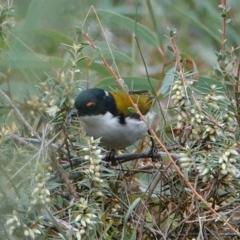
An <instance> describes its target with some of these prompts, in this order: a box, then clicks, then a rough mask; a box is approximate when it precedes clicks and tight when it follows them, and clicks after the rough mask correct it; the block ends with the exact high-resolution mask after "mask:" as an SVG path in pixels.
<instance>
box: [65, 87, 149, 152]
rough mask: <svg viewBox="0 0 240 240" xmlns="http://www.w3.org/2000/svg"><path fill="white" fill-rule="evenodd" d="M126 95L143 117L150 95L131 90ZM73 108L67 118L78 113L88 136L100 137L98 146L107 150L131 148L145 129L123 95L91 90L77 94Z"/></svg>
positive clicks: (118, 92) (114, 92)
mask: <svg viewBox="0 0 240 240" xmlns="http://www.w3.org/2000/svg"><path fill="white" fill-rule="evenodd" d="M129 94H130V96H131V98H132V100H133V102H134V103H136V104H137V106H138V108H139V110H140V111H141V113H142V115H146V114H147V113H148V111H149V110H150V108H151V106H152V102H153V98H152V97H151V96H150V94H149V92H148V91H145V90H144V91H132V92H129ZM74 106H75V109H76V110H75V112H74V110H73V111H72V112H71V113H70V114H69V116H68V117H69V118H72V117H73V116H75V115H76V114H77V115H78V116H79V118H80V120H81V122H82V124H83V127H84V129H85V131H86V133H87V135H89V136H93V137H94V138H95V139H97V138H101V140H100V141H101V145H103V146H105V147H106V148H109V149H112V148H116V149H123V148H125V147H127V146H130V145H132V144H134V143H135V142H136V141H137V140H139V139H140V138H141V137H142V135H143V134H144V133H145V132H147V130H148V128H147V126H146V124H145V122H143V121H142V120H141V118H140V116H139V115H138V114H137V113H133V112H131V111H129V108H131V107H132V103H131V102H130V100H129V98H128V96H127V94H126V93H125V92H120V91H111V92H108V91H105V90H103V89H100V88H91V89H88V90H85V91H82V92H81V93H79V95H78V96H77V97H76V99H75V104H74Z"/></svg>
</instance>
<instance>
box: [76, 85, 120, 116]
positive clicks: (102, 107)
mask: <svg viewBox="0 0 240 240" xmlns="http://www.w3.org/2000/svg"><path fill="white" fill-rule="evenodd" d="M74 106H75V108H76V109H77V114H78V115H79V116H86V115H88V116H90V115H99V114H105V113H106V112H107V111H109V112H111V113H112V114H113V115H117V108H116V104H115V101H114V98H113V97H112V95H111V94H110V93H108V92H107V91H104V90H103V89H100V88H91V89H88V90H85V91H83V92H81V93H79V95H78V96H77V97H76V99H75V104H74Z"/></svg>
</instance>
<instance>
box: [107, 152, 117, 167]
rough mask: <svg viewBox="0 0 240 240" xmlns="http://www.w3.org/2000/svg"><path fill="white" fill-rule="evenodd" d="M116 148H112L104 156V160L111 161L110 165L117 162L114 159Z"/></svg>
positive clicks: (114, 164)
mask: <svg viewBox="0 0 240 240" xmlns="http://www.w3.org/2000/svg"><path fill="white" fill-rule="evenodd" d="M115 155H116V149H115V148H112V149H111V150H110V151H109V152H108V153H107V154H106V156H105V157H104V161H106V162H111V166H116V165H117V162H116V160H115Z"/></svg>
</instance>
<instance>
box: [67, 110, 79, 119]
mask: <svg viewBox="0 0 240 240" xmlns="http://www.w3.org/2000/svg"><path fill="white" fill-rule="evenodd" d="M77 116H78V114H77V109H73V110H72V111H71V112H70V113H69V114H68V115H67V120H70V119H72V118H74V117H77Z"/></svg>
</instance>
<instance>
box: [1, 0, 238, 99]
mask: <svg viewBox="0 0 240 240" xmlns="http://www.w3.org/2000/svg"><path fill="white" fill-rule="evenodd" d="M227 3H228V5H230V6H231V7H232V8H231V10H230V15H229V18H231V20H232V21H231V22H230V23H229V24H228V27H227V36H228V39H227V45H228V46H234V47H237V46H238V44H239V34H238V29H239V23H240V15H239V14H238V11H239V8H240V2H239V1H233V0H232V1H227ZM219 4H220V1H188V0H185V1H184V0H182V1H177V0H173V1H169V0H161V1H160V0H155V1H149V0H147V1H124V0H115V1H110V0H109V1H108V0H104V1H89V0H80V1H79V0H72V1H67V0H51V1H48V0H41V1H39V0H21V1H13V5H12V7H11V8H12V10H11V9H10V10H8V11H7V10H6V12H5V14H2V17H1V26H2V32H1V33H2V37H3V38H2V39H1V42H0V47H1V52H0V72H1V76H0V77H1V78H0V84H1V88H2V89H4V90H5V91H7V92H8V93H9V95H10V96H11V97H12V98H15V99H17V100H21V99H22V97H23V94H22V92H20V91H19V90H22V91H24V92H26V91H27V90H28V91H29V92H34V91H36V88H35V84H36V83H39V82H42V81H45V80H46V79H47V78H48V76H49V75H50V76H54V75H55V74H56V73H58V72H60V71H63V70H64V69H67V68H69V67H70V66H71V64H70V62H69V61H68V54H67V51H66V47H65V46H64V45H63V44H69V45H72V44H73V43H74V42H76V41H77V42H85V41H86V39H85V38H84V37H80V39H79V38H78V39H77V37H76V36H77V35H76V28H75V27H78V28H81V29H83V30H84V31H85V32H86V33H87V34H88V35H89V37H90V38H92V39H93V41H94V43H95V44H96V45H97V46H98V48H99V49H98V50H99V51H97V50H94V49H92V48H91V47H89V46H86V47H85V48H84V50H83V55H84V56H85V57H86V59H85V60H84V61H81V62H80V63H79V65H78V66H77V67H78V68H79V69H80V71H81V74H80V76H79V78H80V79H81V80H83V81H85V82H86V80H87V81H88V82H89V86H96V85H97V86H101V87H104V86H109V85H112V86H113V87H115V86H116V83H115V81H114V80H113V79H108V78H109V77H112V76H111V74H110V73H109V72H108V71H107V69H106V67H105V66H103V64H102V63H101V61H100V57H99V54H102V55H103V56H104V57H105V59H107V60H108V62H109V64H112V66H113V67H114V69H115V70H116V69H118V70H117V71H118V72H119V75H120V76H122V77H130V80H128V79H127V80H126V83H128V85H131V84H132V82H133V87H134V88H148V86H147V85H149V83H148V81H144V80H141V81H140V80H138V77H143V78H146V69H145V67H144V64H143V60H142V58H141V57H140V51H141V52H142V55H143V58H144V61H145V63H146V66H147V71H148V74H149V76H150V77H151V78H152V84H153V86H154V88H159V87H160V85H161V82H162V81H163V80H164V79H166V78H165V76H166V73H168V72H170V71H171V69H172V68H173V67H174V59H173V55H172V53H171V52H170V51H168V50H167V45H169V40H168V38H167V37H166V35H167V36H168V35H169V29H176V31H177V39H178V40H177V44H178V47H179V51H180V53H181V54H182V56H185V57H186V58H187V59H190V60H191V61H193V62H194V63H195V64H196V68H197V70H198V71H199V73H200V75H201V76H204V75H208V76H210V75H211V73H212V72H213V70H214V68H215V67H216V66H217V60H216V56H215V51H216V50H217V51H219V50H220V48H221V34H220V32H219V31H218V30H219V29H221V24H222V19H221V9H219V8H218V5H219ZM2 5H3V6H4V7H5V9H7V8H8V7H7V6H8V5H9V2H8V1H6V2H5V3H4V2H3V4H2ZM136 22H137V23H138V24H139V25H138V26H136ZM134 36H136V37H137V39H138V42H139V46H138V45H137V43H136V40H135V38H134ZM109 49H111V50H112V51H113V56H114V59H115V61H116V65H114V64H113V57H112V55H111V53H110V51H109ZM131 77H136V79H131ZM145 80H146V79H145Z"/></svg>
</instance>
